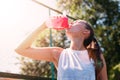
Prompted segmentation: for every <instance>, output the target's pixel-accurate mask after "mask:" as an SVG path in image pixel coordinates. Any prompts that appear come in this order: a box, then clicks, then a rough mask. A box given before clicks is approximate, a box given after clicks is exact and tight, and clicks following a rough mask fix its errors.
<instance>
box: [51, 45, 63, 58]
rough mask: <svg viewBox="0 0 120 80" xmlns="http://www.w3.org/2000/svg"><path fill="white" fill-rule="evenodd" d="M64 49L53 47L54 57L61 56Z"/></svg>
mask: <svg viewBox="0 0 120 80" xmlns="http://www.w3.org/2000/svg"><path fill="white" fill-rule="evenodd" d="M63 50H64V49H63V48H61V47H52V54H53V56H55V55H59V54H60V53H61V52H62V51H63Z"/></svg>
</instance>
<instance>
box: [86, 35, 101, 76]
mask: <svg viewBox="0 0 120 80" xmlns="http://www.w3.org/2000/svg"><path fill="white" fill-rule="evenodd" d="M89 40H91V42H90V43H89V45H88V46H86V48H87V50H88V53H89V57H90V58H92V59H93V60H94V65H95V70H96V78H97V77H98V75H99V73H100V71H101V69H102V67H103V61H102V59H101V56H100V55H101V53H102V52H101V49H100V46H99V44H98V41H97V40H96V38H95V37H93V38H92V39H90V38H89ZM88 42H89V41H88Z"/></svg>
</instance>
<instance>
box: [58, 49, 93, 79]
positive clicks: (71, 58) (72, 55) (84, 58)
mask: <svg viewBox="0 0 120 80" xmlns="http://www.w3.org/2000/svg"><path fill="white" fill-rule="evenodd" d="M57 80H95V67H94V61H93V60H92V59H89V56H88V51H87V50H81V51H76V50H71V49H70V48H67V49H64V50H63V51H62V53H61V54H60V58H59V62H58V73H57Z"/></svg>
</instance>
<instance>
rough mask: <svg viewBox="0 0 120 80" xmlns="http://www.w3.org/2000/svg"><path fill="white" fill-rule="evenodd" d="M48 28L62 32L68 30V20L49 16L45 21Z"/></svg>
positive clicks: (64, 17) (63, 17)
mask: <svg viewBox="0 0 120 80" xmlns="http://www.w3.org/2000/svg"><path fill="white" fill-rule="evenodd" d="M46 25H47V27H48V28H52V29H56V30H63V29H68V28H69V23H68V18H67V17H66V16H51V17H50V18H49V19H48V20H47V21H46Z"/></svg>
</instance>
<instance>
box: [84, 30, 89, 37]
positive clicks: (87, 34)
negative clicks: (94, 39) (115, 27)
mask: <svg viewBox="0 0 120 80" xmlns="http://www.w3.org/2000/svg"><path fill="white" fill-rule="evenodd" d="M83 34H84V36H85V38H87V37H88V36H89V35H90V30H84V31H83Z"/></svg>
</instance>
